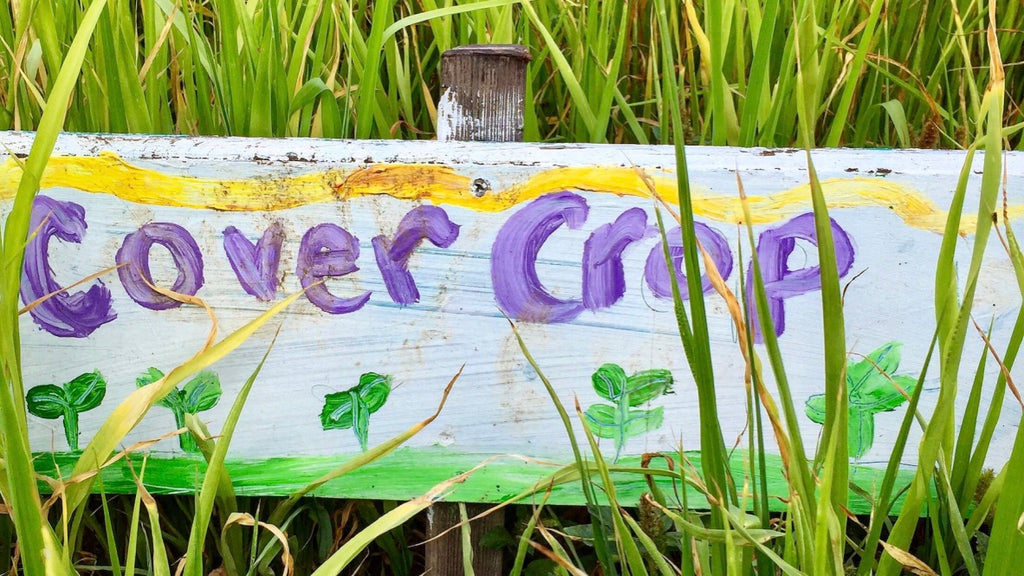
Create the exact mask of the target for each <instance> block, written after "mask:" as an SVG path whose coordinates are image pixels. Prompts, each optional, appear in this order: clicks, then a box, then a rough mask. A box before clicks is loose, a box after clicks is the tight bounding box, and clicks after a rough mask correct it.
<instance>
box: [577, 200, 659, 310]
mask: <svg viewBox="0 0 1024 576" xmlns="http://www.w3.org/2000/svg"><path fill="white" fill-rule="evenodd" d="M647 233H648V229H647V213H646V212H644V211H643V210H642V209H641V208H630V209H629V210H626V211H625V212H623V213H622V214H621V215H619V217H618V218H616V219H615V222H612V223H611V224H602V225H601V226H598V228H597V229H596V230H594V232H593V233H592V234H591V235H590V237H589V238H587V242H586V243H585V244H584V245H583V305H584V306H585V307H586V308H587V310H599V309H601V308H607V307H609V306H611V305H612V304H615V303H616V302H618V301H619V300H621V299H622V296H623V295H624V294H625V293H626V275H625V271H624V269H623V266H622V252H623V251H624V250H625V249H626V247H627V246H629V245H630V244H632V243H633V242H636V241H637V240H641V239H643V238H644V236H646V235H647Z"/></svg>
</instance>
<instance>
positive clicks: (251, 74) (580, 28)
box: [0, 0, 1024, 149]
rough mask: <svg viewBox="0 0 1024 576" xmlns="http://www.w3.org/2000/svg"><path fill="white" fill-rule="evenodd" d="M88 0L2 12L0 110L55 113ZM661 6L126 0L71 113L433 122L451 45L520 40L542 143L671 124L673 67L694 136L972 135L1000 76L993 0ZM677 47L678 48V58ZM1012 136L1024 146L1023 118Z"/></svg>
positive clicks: (212, 126)
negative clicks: (982, 94) (55, 95)
mask: <svg viewBox="0 0 1024 576" xmlns="http://www.w3.org/2000/svg"><path fill="white" fill-rule="evenodd" d="M80 4H84V5H87V3H72V4H59V5H57V6H59V7H54V6H51V5H50V3H48V2H47V3H43V4H41V5H38V8H36V10H35V11H34V12H33V11H32V10H29V9H25V10H18V9H17V7H18V6H21V5H23V3H22V2H15V3H7V6H10V8H4V9H0V46H5V48H4V49H3V50H0V129H8V128H13V129H22V130H25V129H32V128H34V127H36V126H38V123H39V121H40V118H41V113H42V106H43V103H44V102H45V101H46V99H47V98H48V96H49V94H50V93H51V91H52V89H53V78H54V76H55V74H56V71H57V68H58V67H59V66H60V63H61V60H62V58H63V56H64V54H65V51H66V47H67V46H68V45H69V44H70V38H71V36H72V35H73V34H74V31H75V29H76V27H77V24H78V22H80V21H81V19H82V14H83V12H84V9H83V8H82V7H80ZM36 5H37V4H36V3H30V4H28V5H27V6H36ZM666 8H667V10H666V14H665V19H664V21H662V20H661V18H660V17H659V15H658V5H657V3H655V2H628V3H627V2H600V1H598V0H584V1H581V2H575V3H572V2H568V3H567V2H565V1H563V0H532V1H531V2H524V1H522V0H483V1H476V2H456V1H454V0H422V1H420V0H387V1H383V0H382V1H375V0H338V1H335V2H328V1H326V0H311V1H308V2H280V1H279V0H256V1H252V2H237V1H231V2H202V3H194V2H193V3H184V2H174V1H172V0H144V1H141V2H127V1H125V0H119V1H116V2H111V5H110V8H109V9H107V10H105V11H104V12H103V14H102V17H101V19H100V28H99V32H98V34H97V35H96V38H95V39H94V41H93V43H92V45H91V46H90V47H89V49H88V51H87V53H86V57H85V59H84V62H83V74H82V75H81V77H80V78H79V79H78V81H77V89H76V90H75V92H74V94H73V95H72V98H71V100H70V115H69V126H68V127H69V128H70V129H71V130H74V131H81V132H144V133H178V134H192V135H196V134H204V135H222V134H231V135H238V136H246V135H247V136H317V137H319V136H323V137H331V138H339V137H359V138H404V139H415V138H429V137H431V136H432V135H433V134H434V133H435V131H436V122H437V118H436V106H437V98H438V97H439V91H440V86H439V84H440V81H439V74H438V69H439V66H440V60H441V54H442V53H443V52H444V51H445V50H447V49H449V48H452V47H454V46H457V45H461V44H472V43H479V44H489V43H520V44H525V45H527V46H528V47H529V48H530V52H531V54H532V55H533V61H532V62H531V63H530V64H529V67H528V74H527V97H528V99H529V100H530V101H531V102H532V105H531V106H528V107H527V111H526V119H525V125H524V131H525V133H526V136H527V139H528V140H555V141H570V142H625V143H633V142H635V143H643V144H646V143H670V142H671V141H672V137H673V136H672V132H671V130H670V129H669V127H668V121H669V119H668V118H667V115H666V114H662V110H664V109H665V105H666V103H667V102H669V100H668V94H667V93H666V92H665V91H664V90H663V86H662V85H661V83H662V81H663V76H666V75H670V76H673V77H674V78H675V79H676V81H677V84H678V86H679V100H678V101H677V102H678V103H679V105H680V106H681V107H682V109H681V116H682V117H683V118H685V119H686V125H685V128H683V130H682V134H683V136H684V138H685V141H686V142H687V143H691V144H733V145H743V146H755V145H757V146H792V145H797V144H800V143H803V142H806V143H807V144H810V143H817V144H820V145H826V146H841V145H845V146H854V147H864V146H889V147H908V146H918V147H924V148H932V147H936V146H938V147H943V148H966V147H968V146H969V145H970V143H971V142H972V141H973V140H974V139H975V137H976V136H977V133H978V125H977V124H976V123H974V122H973V119H972V116H973V115H975V114H976V113H977V110H978V104H979V103H980V99H979V98H978V94H979V87H984V86H986V85H987V84H988V83H989V82H990V81H991V80H992V77H991V75H990V73H989V71H988V70H987V69H986V68H985V67H984V66H983V63H984V62H985V58H986V56H985V54H986V51H987V44H986V39H985V27H986V10H987V9H986V6H985V3H984V2H959V3H955V2H938V3H925V4H922V3H920V2H917V1H915V0H898V1H892V2H883V1H882V0H872V1H870V2H853V3H842V4H839V3H824V2H807V1H801V2H798V3H797V5H793V4H790V3H785V2H779V1H778V0H769V1H765V2H738V1H736V0H725V1H721V2H717V1H716V2H709V1H707V0H691V1H688V2H683V3H670V4H669V5H667V6H666ZM811 23H813V24H814V26H813V27H812V26H810V24H811ZM1021 29H1024V9H1022V8H1021V7H1020V4H1019V2H1004V3H1001V6H1000V28H999V30H998V31H997V41H998V43H999V47H1000V49H1001V50H1002V52H1003V54H1020V53H1021V52H1022V51H1024V50H1022V49H1024V39H1022V38H1021V36H1022V35H1021V34H1019V33H1016V31H1018V30H1021ZM922 31H928V32H924V33H923V32H922ZM938 31H943V32H941V33H940V32H938ZM808 33H812V35H813V37H814V41H813V43H810V44H809V43H808V42H806V40H807V37H806V36H807V34H808ZM801 34H803V35H804V36H805V38H803V39H802V40H801V38H800V35H801ZM798 47H799V48H800V50H799V51H798ZM666 50H672V51H673V52H674V54H676V56H674V57H673V58H674V59H675V61H674V62H673V65H672V66H671V67H668V68H666V67H665V65H664V64H663V56H664V52H665V51H666ZM812 52H813V53H816V54H817V55H816V56H815V57H814V60H815V62H814V63H813V66H812V64H811V62H810V61H804V62H803V65H804V66H805V68H806V67H808V66H810V67H812V68H813V74H811V76H808V77H807V78H808V80H811V81H813V84H814V89H813V90H810V91H806V92H804V93H803V95H801V96H800V98H805V97H806V99H807V105H808V106H811V107H813V108H814V109H815V110H816V111H817V114H816V115H815V118H813V119H810V120H811V121H810V123H809V125H808V127H809V128H811V130H812V131H813V138H812V139H811V140H809V141H805V140H804V136H803V135H801V132H800V130H801V128H800V126H799V118H798V115H797V114H796V110H795V108H794V107H793V105H792V104H793V102H794V101H795V100H796V98H797V93H798V91H799V90H798V88H797V82H796V80H797V73H798V71H799V70H798V67H799V63H798V60H800V59H801V58H804V57H806V56H810V54H811V53H812ZM15 71H18V73H15ZM1005 73H1006V74H1007V78H1006V82H1005V85H1006V87H1007V91H1008V93H1007V96H1008V97H1009V98H1010V99H1011V101H1014V102H1020V101H1022V100H1024V82H1021V81H1020V78H1021V76H1022V75H1024V70H1021V67H1020V66H1012V67H1007V68H1006V70H1005ZM98 102H102V103H103V105H101V106H97V105H95V104H96V103H98ZM1022 122H1024V112H1022V111H1021V110H1020V109H1018V108H1012V109H1008V110H1007V115H1006V118H1005V125H1007V126H1013V125H1019V124H1021V123H1022ZM1008 137H1009V138H1010V146H1011V147H1013V148H1018V149H1020V148H1021V147H1022V146H1024V139H1022V138H1021V136H1020V131H1019V130H1018V131H1016V132H1015V133H1014V134H1010V135H1009V136H1008Z"/></svg>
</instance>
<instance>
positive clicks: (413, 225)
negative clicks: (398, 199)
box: [370, 206, 459, 305]
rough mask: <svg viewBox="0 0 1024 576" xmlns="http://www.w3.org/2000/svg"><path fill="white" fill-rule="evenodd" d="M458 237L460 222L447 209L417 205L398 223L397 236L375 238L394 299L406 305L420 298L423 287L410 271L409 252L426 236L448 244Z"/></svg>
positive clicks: (379, 264) (376, 253) (438, 243)
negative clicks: (419, 285) (451, 216)
mask: <svg viewBox="0 0 1024 576" xmlns="http://www.w3.org/2000/svg"><path fill="white" fill-rule="evenodd" d="M458 237H459V226H458V224H455V223H454V222H452V221H451V220H450V219H449V218H448V213H447V212H445V211H444V210H443V209H441V208H438V207H437V206H417V207H416V208H413V209H412V210H410V211H409V213H408V214H406V215H405V217H404V218H402V221H401V222H399V223H398V229H397V230H396V231H395V237H394V239H392V240H388V238H387V237H386V236H384V235H380V236H377V237H375V238H374V239H373V240H371V241H370V243H371V244H373V253H374V256H376V258H377V267H378V268H380V273H381V275H383V277H384V285H385V286H387V289H388V294H390V295H391V299H392V300H394V301H395V303H396V304H403V305H404V304H412V303H414V302H419V301H420V291H419V289H418V288H417V287H416V281H415V280H414V279H413V277H412V274H410V273H409V256H411V255H412V252H413V250H415V249H416V248H417V247H418V246H419V245H420V243H421V242H422V241H423V240H429V241H430V243H431V244H433V245H434V246H438V247H440V248H447V247H449V246H451V245H452V243H453V242H455V240H456V239H457V238H458Z"/></svg>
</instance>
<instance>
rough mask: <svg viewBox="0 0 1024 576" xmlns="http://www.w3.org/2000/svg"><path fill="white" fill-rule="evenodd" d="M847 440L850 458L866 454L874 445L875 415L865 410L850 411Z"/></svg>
mask: <svg viewBox="0 0 1024 576" xmlns="http://www.w3.org/2000/svg"><path fill="white" fill-rule="evenodd" d="M848 430H849V435H848V436H847V440H848V442H849V446H850V456H851V457H853V458H860V457H862V456H864V455H865V454H867V453H868V450H870V449H871V446H872V445H873V444H874V443H875V415H874V414H872V413H871V412H868V411H867V410H857V411H853V410H851V411H850V426H849V429H848Z"/></svg>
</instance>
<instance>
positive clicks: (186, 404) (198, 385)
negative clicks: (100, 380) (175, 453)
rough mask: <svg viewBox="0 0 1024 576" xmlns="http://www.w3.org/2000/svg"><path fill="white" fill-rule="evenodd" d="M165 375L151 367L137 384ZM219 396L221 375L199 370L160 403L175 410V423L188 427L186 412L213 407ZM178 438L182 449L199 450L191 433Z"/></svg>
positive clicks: (195, 412) (146, 382) (142, 384)
mask: <svg viewBox="0 0 1024 576" xmlns="http://www.w3.org/2000/svg"><path fill="white" fill-rule="evenodd" d="M163 377H164V373H163V372H161V371H160V370H157V369H156V368H150V369H149V370H146V371H145V372H144V373H143V374H142V375H141V376H139V377H138V378H136V379H135V384H136V385H137V386H139V387H140V388H141V387H143V386H145V385H147V384H151V383H153V382H156V381H157V380H159V379H161V378H163ZM220 396H221V389H220V378H218V377H217V375H216V374H214V373H213V372H210V371H203V372H200V373H199V374H196V377H195V378H193V379H191V380H189V381H188V382H187V383H186V384H185V386H183V387H181V388H175V389H174V390H172V391H171V392H170V394H168V395H167V396H164V398H163V400H160V401H159V402H157V404H158V405H160V406H163V407H164V408H167V409H169V410H170V411H171V412H172V413H174V425H175V426H177V427H178V428H179V429H181V428H184V427H185V414H198V413H200V412H205V411H206V410H209V409H211V408H213V407H214V406H216V405H217V401H218V400H220ZM178 442H179V444H180V445H181V449H182V450H184V451H186V452H199V447H198V446H196V440H195V438H193V437H192V434H189V433H185V434H181V435H179V436H178Z"/></svg>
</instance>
